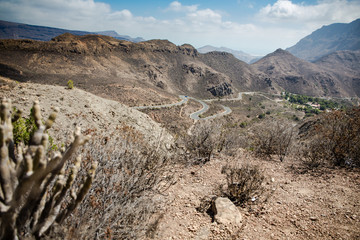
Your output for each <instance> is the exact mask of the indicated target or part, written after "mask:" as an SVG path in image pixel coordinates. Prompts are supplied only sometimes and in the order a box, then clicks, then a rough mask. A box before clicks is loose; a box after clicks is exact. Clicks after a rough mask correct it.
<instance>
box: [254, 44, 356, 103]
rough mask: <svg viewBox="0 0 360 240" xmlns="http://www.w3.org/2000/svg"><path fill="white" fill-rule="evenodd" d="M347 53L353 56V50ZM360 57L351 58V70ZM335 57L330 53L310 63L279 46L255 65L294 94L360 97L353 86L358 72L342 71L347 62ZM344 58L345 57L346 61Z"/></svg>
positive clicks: (277, 83) (271, 80)
mask: <svg viewBox="0 0 360 240" xmlns="http://www.w3.org/2000/svg"><path fill="white" fill-rule="evenodd" d="M348 54H349V55H351V53H350V52H349V53H348ZM358 57H359V56H358V53H357V54H355V56H354V57H353V58H352V59H350V58H348V62H351V61H352V60H353V61H354V62H353V65H352V67H348V69H350V68H358V67H357V66H359V64H360V61H359V60H360V59H359V58H358ZM334 58H335V56H328V57H327V58H323V60H322V61H319V62H317V63H310V62H307V61H305V60H302V59H300V58H297V57H295V56H294V55H292V54H291V53H290V52H288V51H285V50H282V49H278V50H276V51H275V52H273V53H271V54H268V55H266V56H265V57H264V58H262V59H260V60H259V61H257V62H256V63H254V64H252V66H253V67H255V68H256V69H257V70H258V71H261V72H263V73H265V74H267V75H268V76H269V79H270V80H269V81H270V82H271V83H274V84H276V85H278V86H279V87H281V88H283V89H285V90H287V91H289V92H292V93H298V94H306V95H311V96H356V95H357V96H360V91H359V88H354V86H355V85H357V86H358V85H359V83H360V82H359V76H360V75H359V74H358V73H356V72H354V73H353V74H347V73H344V72H343V70H344V68H346V66H347V65H348V64H346V63H344V62H343V63H342V60H341V59H338V60H337V61H335V60H332V61H331V59H334ZM345 59H346V57H344V59H343V60H345ZM338 64H339V65H338ZM342 66H343V67H342ZM354 71H355V70H354Z"/></svg>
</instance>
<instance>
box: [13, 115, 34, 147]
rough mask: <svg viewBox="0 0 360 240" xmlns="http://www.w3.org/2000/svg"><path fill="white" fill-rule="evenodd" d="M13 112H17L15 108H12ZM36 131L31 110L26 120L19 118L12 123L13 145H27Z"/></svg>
mask: <svg viewBox="0 0 360 240" xmlns="http://www.w3.org/2000/svg"><path fill="white" fill-rule="evenodd" d="M13 112H14V113H16V112H18V111H17V109H16V108H14V109H13ZM13 117H14V114H13ZM36 130H37V127H36V124H35V118H34V114H33V109H31V110H30V115H29V116H28V117H27V118H25V117H19V118H18V119H17V120H16V121H14V122H13V136H14V144H16V145H17V144H19V143H20V142H23V143H24V144H25V145H28V144H29V143H30V140H31V137H32V136H33V135H34V132H35V131H36Z"/></svg>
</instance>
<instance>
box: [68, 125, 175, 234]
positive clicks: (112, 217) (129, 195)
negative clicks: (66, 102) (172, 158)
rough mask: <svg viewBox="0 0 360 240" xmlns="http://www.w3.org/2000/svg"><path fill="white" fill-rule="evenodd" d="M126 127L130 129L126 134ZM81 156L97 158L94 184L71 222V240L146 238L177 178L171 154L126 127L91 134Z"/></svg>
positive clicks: (156, 221)
mask: <svg viewBox="0 0 360 240" xmlns="http://www.w3.org/2000/svg"><path fill="white" fill-rule="evenodd" d="M124 130H126V131H125V132H126V133H125V134H124ZM92 139H93V140H92V141H91V142H89V145H88V147H87V148H86V150H85V151H84V153H83V155H84V156H85V157H86V158H87V159H89V160H90V159H93V158H95V159H98V160H99V166H98V170H97V174H96V178H95V179H94V182H93V188H92V190H91V191H90V192H89V195H88V197H87V199H86V201H85V202H84V205H82V206H81V208H79V209H78V211H77V212H76V214H74V215H73V217H72V218H71V219H69V221H68V222H67V224H68V228H69V229H70V230H69V231H67V236H63V237H64V238H68V239H143V238H145V237H146V236H147V235H151V232H153V231H154V230H155V229H156V225H157V223H158V219H159V218H160V217H161V210H162V206H163V200H162V198H161V197H158V198H156V196H159V193H161V192H162V191H164V190H165V189H166V188H168V187H169V186H170V185H171V184H172V183H173V182H172V178H171V177H170V175H169V174H168V172H167V170H168V163H169V157H166V156H164V155H162V154H160V153H158V152H157V151H156V150H155V149H153V148H151V147H147V146H146V144H145V143H144V142H143V141H142V140H141V139H142V137H141V134H140V133H139V132H136V131H135V130H133V129H132V128H129V127H125V128H122V129H119V130H117V131H115V132H113V133H111V134H109V133H107V136H106V137H105V136H102V135H98V136H93V138H92Z"/></svg>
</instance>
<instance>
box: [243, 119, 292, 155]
mask: <svg viewBox="0 0 360 240" xmlns="http://www.w3.org/2000/svg"><path fill="white" fill-rule="evenodd" d="M293 137H294V126H293V124H292V123H291V122H290V121H287V120H284V119H276V120H275V119H269V120H265V121H261V122H260V123H258V124H255V125H253V126H252V127H251V130H250V132H249V135H248V138H249V143H250V149H251V150H253V151H254V152H255V154H256V155H257V156H259V157H264V158H268V159H271V157H272V155H277V156H278V157H279V159H280V161H283V160H284V159H285V157H286V156H287V155H288V153H289V152H290V150H291V146H292V142H293Z"/></svg>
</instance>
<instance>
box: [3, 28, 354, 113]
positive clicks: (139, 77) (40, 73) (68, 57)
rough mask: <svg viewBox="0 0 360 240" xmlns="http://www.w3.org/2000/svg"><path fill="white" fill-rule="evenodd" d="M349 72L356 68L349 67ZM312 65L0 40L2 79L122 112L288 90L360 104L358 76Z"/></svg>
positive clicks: (152, 44)
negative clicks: (87, 96)
mask: <svg viewBox="0 0 360 240" xmlns="http://www.w3.org/2000/svg"><path fill="white" fill-rule="evenodd" d="M353 60H354V62H353V65H354V66H356V63H357V62H358V61H359V59H358V58H355V59H353ZM334 64H335V66H331V63H330V62H329V64H328V66H327V67H325V66H324V64H322V65H321V64H312V63H309V62H306V61H304V60H301V59H299V58H296V57H294V56H293V55H291V54H290V53H288V52H286V51H283V50H277V51H276V52H274V53H272V54H269V55H267V56H266V57H264V58H263V59H261V60H259V61H258V62H256V63H255V64H252V65H249V64H247V63H245V62H243V61H240V60H238V59H236V58H235V57H234V56H233V55H232V54H230V53H225V52H210V53H207V54H201V53H199V52H198V51H197V50H196V49H195V48H194V47H192V46H191V45H188V44H184V45H182V46H176V45H175V44H173V43H171V42H169V41H167V40H150V41H145V42H140V43H133V42H128V41H123V40H118V39H115V38H112V37H109V36H103V35H84V36H75V35H72V34H69V33H65V34H62V35H60V36H58V37H56V38H53V39H52V40H51V41H47V42H43V41H35V40H0V75H1V76H4V77H9V78H12V79H15V80H18V81H22V82H26V81H31V82H36V83H43V84H52V85H62V86H65V85H66V83H67V82H68V80H70V79H71V80H73V81H74V84H75V86H76V87H78V88H81V89H84V90H86V91H89V92H91V93H94V94H97V95H99V96H102V97H106V98H109V99H113V100H117V101H120V102H122V103H125V104H127V105H131V106H135V105H143V104H145V105H152V104H163V103H170V102H174V101H177V99H178V95H179V94H183V95H190V96H195V97H198V98H212V97H223V96H227V95H233V96H235V95H236V96H237V93H238V92H241V91H263V92H272V93H278V92H280V91H282V90H287V91H289V92H293V93H303V94H307V95H315V96H344V97H348V96H359V94H360V93H359V90H358V88H357V87H355V88H354V87H353V86H357V85H356V84H357V82H358V80H357V79H358V76H359V75H358V74H357V73H356V72H354V73H353V74H350V75H349V74H348V73H345V72H343V69H341V68H337V67H336V66H337V65H338V64H337V63H334ZM329 69H330V70H329Z"/></svg>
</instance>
